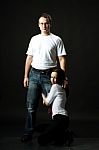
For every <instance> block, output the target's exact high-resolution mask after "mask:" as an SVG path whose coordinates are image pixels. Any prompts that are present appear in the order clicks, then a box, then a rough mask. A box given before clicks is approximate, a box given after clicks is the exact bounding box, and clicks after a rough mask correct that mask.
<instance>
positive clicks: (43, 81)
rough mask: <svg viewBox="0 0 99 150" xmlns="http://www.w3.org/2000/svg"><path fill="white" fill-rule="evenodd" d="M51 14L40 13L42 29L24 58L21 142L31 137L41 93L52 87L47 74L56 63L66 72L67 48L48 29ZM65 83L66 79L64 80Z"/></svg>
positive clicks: (29, 139)
mask: <svg viewBox="0 0 99 150" xmlns="http://www.w3.org/2000/svg"><path fill="white" fill-rule="evenodd" d="M51 23H52V20H51V16H50V15H49V14H46V13H43V14H42V15H41V16H40V18H39V21H38V25H39V28H40V31H41V33H40V34H38V35H35V36H33V37H32V38H31V40H30V43H29V47H28V50H27V53H26V54H27V58H26V62H25V73H24V87H28V91H27V117H26V124H25V132H24V135H23V137H22V138H21V141H22V142H28V141H31V140H32V135H33V132H34V129H35V122H36V112H37V108H38V103H39V99H40V96H41V93H44V94H45V95H46V96H47V94H48V93H49V91H50V88H51V81H50V74H51V72H52V70H53V69H54V68H55V67H57V65H58V62H59V65H58V66H60V68H61V69H62V70H64V71H65V75H66V73H67V62H66V50H65V47H64V44H63V41H62V39H61V38H60V37H59V36H56V35H54V34H52V33H51V32H50V27H51ZM64 83H65V85H66V84H67V83H68V81H65V82H64Z"/></svg>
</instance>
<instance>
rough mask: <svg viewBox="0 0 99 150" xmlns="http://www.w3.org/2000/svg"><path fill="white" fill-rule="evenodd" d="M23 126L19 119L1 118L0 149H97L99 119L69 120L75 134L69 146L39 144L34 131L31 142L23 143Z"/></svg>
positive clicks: (98, 147) (98, 149)
mask: <svg viewBox="0 0 99 150" xmlns="http://www.w3.org/2000/svg"><path fill="white" fill-rule="evenodd" d="M38 124H39V123H38ZM23 127H24V122H22V121H20V120H6V121H4V120H3V121H2V123H1V124H0V150H99V121H92V120H91V121H88V120H87V121H79V120H78V121H77V120H75V121H71V126H70V128H71V129H72V130H73V131H74V133H75V134H76V136H75V137H74V142H73V143H72V145H71V147H67V145H64V146H61V147H58V146H53V145H49V146H39V145H38V143H37V136H38V133H36V132H35V134H34V136H33V141H32V142H31V143H28V144H23V143H21V141H20V138H21V136H22V134H23Z"/></svg>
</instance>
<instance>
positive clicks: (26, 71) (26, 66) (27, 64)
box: [24, 55, 33, 87]
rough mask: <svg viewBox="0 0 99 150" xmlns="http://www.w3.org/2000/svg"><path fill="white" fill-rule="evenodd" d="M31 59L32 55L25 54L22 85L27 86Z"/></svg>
mask: <svg viewBox="0 0 99 150" xmlns="http://www.w3.org/2000/svg"><path fill="white" fill-rule="evenodd" d="M32 59H33V57H32V56H30V55H27V58H26V62H25V73H24V87H27V86H28V83H29V80H28V75H29V71H30V67H31V62H32Z"/></svg>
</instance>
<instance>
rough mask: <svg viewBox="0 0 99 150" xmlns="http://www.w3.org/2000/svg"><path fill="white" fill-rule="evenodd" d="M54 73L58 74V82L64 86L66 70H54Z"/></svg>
mask: <svg viewBox="0 0 99 150" xmlns="http://www.w3.org/2000/svg"><path fill="white" fill-rule="evenodd" d="M53 72H57V80H56V82H57V83H58V84H61V85H62V84H63V82H64V80H65V72H64V70H62V69H61V68H56V69H54V70H53Z"/></svg>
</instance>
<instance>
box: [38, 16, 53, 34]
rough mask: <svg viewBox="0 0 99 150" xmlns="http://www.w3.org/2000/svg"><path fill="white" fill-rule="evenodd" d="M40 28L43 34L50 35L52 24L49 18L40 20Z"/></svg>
mask: <svg viewBox="0 0 99 150" xmlns="http://www.w3.org/2000/svg"><path fill="white" fill-rule="evenodd" d="M39 28H40V30H41V33H43V34H49V32H50V22H49V20H48V19H47V18H44V17H41V18H40V19H39Z"/></svg>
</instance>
